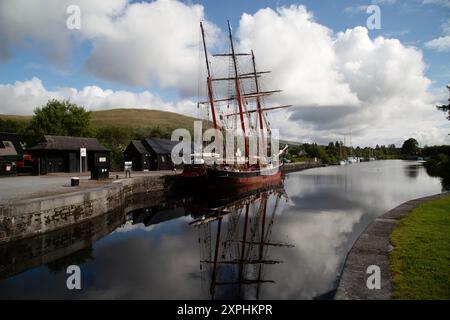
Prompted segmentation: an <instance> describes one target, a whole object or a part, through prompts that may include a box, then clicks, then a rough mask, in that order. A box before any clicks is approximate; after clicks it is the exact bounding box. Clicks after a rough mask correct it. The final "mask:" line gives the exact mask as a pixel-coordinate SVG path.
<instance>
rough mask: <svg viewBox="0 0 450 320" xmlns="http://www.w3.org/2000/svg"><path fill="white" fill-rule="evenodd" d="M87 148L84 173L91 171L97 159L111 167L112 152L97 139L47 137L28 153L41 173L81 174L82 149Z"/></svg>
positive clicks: (83, 165) (83, 164)
mask: <svg viewBox="0 0 450 320" xmlns="http://www.w3.org/2000/svg"><path fill="white" fill-rule="evenodd" d="M81 148H86V153H87V168H85V163H84V161H83V162H82V164H81V165H82V168H83V171H90V170H91V169H92V168H93V166H94V162H95V161H96V159H98V158H101V160H102V162H104V163H106V165H107V167H108V169H109V166H110V151H109V150H108V149H106V148H105V147H104V146H102V145H101V144H100V143H99V142H98V140H97V139H96V138H85V137H68V136H51V135H45V136H44V138H43V139H42V141H41V142H39V143H38V144H36V145H35V146H33V147H31V148H29V149H28V150H27V151H28V153H29V154H30V155H31V156H32V157H33V159H37V160H38V161H39V165H40V173H41V174H47V173H53V172H80V149H81Z"/></svg>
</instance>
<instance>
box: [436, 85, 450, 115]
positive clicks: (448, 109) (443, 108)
mask: <svg viewBox="0 0 450 320" xmlns="http://www.w3.org/2000/svg"><path fill="white" fill-rule="evenodd" d="M447 89H448V91H450V85H448V86H447ZM448 102H449V103H448V104H447V105H442V106H436V108H438V110H441V111H444V112H448V116H447V119H448V120H450V98H448Z"/></svg>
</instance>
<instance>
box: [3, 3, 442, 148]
mask: <svg viewBox="0 0 450 320" xmlns="http://www.w3.org/2000/svg"><path fill="white" fill-rule="evenodd" d="M72 3H76V4H78V5H79V6H80V7H81V10H82V16H81V17H82V28H81V29H80V30H75V31H68V30H67V29H66V28H64V25H65V21H66V19H67V13H66V12H65V9H66V7H65V6H67V5H69V4H72ZM370 4H376V5H378V6H379V7H380V9H381V29H380V30H366V29H365V27H366V20H367V18H368V17H369V14H367V13H366V11H365V8H366V7H367V6H368V5H370ZM200 6H201V7H200ZM303 6H304V7H303ZM199 8H203V16H202V17H200V18H201V19H203V20H206V22H207V23H208V25H209V29H210V30H209V31H210V32H211V34H212V38H214V39H215V40H216V41H220V40H223V38H221V37H220V36H219V35H220V34H222V35H223V34H224V33H225V32H226V20H227V19H229V20H230V21H231V23H232V25H233V30H234V31H235V33H236V36H237V34H242V35H244V36H243V37H244V39H240V38H239V37H237V42H238V43H239V44H240V45H242V46H243V47H245V46H246V45H249V44H251V46H252V47H251V48H250V47H249V48H247V47H245V48H246V49H253V48H256V49H258V50H259V52H264V50H265V51H266V52H267V54H264V55H262V56H258V59H260V60H259V61H261V62H262V64H263V65H264V66H266V65H267V67H269V68H272V66H275V69H276V70H274V72H273V78H272V79H271V80H269V82H270V84H271V85H274V86H275V87H277V88H278V87H280V88H281V89H286V90H285V92H286V94H284V95H283V96H282V98H281V100H280V102H283V103H289V104H294V105H295V106H296V107H298V108H297V109H295V111H294V112H292V113H283V112H279V113H277V114H278V115H279V116H278V117H277V119H276V121H278V123H276V124H277V125H279V126H280V127H282V128H284V127H289V130H286V131H285V132H282V136H284V137H290V138H295V139H296V140H312V141H323V142H326V141H327V140H334V139H336V138H337V137H339V136H340V135H342V133H343V132H344V131H346V130H347V131H348V130H352V131H353V132H355V141H356V142H359V143H361V144H367V143H368V141H369V140H370V136H371V135H374V134H375V133H374V131H375V130H377V131H376V132H377V133H376V134H377V135H380V137H382V139H383V142H385V143H389V142H392V143H398V142H399V141H401V139H404V138H407V137H408V136H410V135H415V136H417V137H419V138H421V139H422V140H423V141H425V142H426V143H428V142H429V143H443V142H446V141H445V139H446V138H447V137H445V136H444V134H443V132H444V131H445V130H447V131H448V129H449V125H448V122H446V121H445V118H444V117H443V116H442V115H441V114H439V113H436V112H435V113H433V111H434V109H433V108H434V107H433V105H434V104H435V103H437V102H438V101H445V99H446V97H445V94H446V92H445V85H446V84H448V83H449V82H450V64H449V63H448V61H449V57H450V0H411V1H404V0H368V1H349V0H339V1H332V0H316V1H309V0H308V1H289V0H277V1H269V0H246V1H242V0H241V1H239V0H229V1H216V0H197V1H175V0H158V1H156V2H151V3H150V4H149V3H142V2H140V1H128V2H127V1H126V0H109V1H106V0H98V1H95V2H90V1H87V0H73V1H69V0H63V1H52V0H36V1H33V2H32V3H30V2H29V1H26V0H16V1H5V2H1V3H0V100H2V101H3V103H2V104H0V113H5V114H11V113H17V114H30V113H32V110H33V108H34V107H36V105H39V104H42V103H45V101H46V100H47V99H49V98H53V97H55V98H68V99H71V100H74V101H75V102H76V103H79V104H82V105H85V106H86V107H87V108H89V109H92V110H94V109H102V108H103V109H105V108H114V107H123V106H124V107H144V108H154V109H162V110H167V111H175V112H180V113H185V114H191V115H195V114H194V113H193V111H192V110H193V109H194V106H195V99H196V98H197V97H196V95H195V88H196V87H197V76H196V75H195V72H196V67H195V66H194V65H195V63H196V62H197V60H196V57H197V56H198V54H197V51H198V50H197V49H196V48H193V46H194V44H195V41H192V38H194V39H196V37H197V36H198V20H199V17H197V16H199V15H201V14H200V13H199V10H198V9H199ZM265 8H271V10H263V9H265ZM281 8H285V9H281ZM243 14H247V20H245V19H244V20H245V21H244V20H243V19H242V17H243ZM143 15H144V16H143ZM308 15H312V18H311V17H310V16H308ZM292 17H294V18H292ZM305 17H306V18H305ZM304 19H306V20H304ZM243 21H244V22H243ZM249 21H252V23H253V24H252V23H249ZM298 21H303V22H301V23H300V22H299V23H297V22H298ZM271 24H273V25H271ZM252 26H257V30H255V29H254V28H253V27H252ZM358 26H361V27H362V28H358ZM272 27H273V28H272ZM217 28H219V29H220V31H217ZM252 28H253V29H252ZM325 28H328V29H329V32H327V31H324V30H326V29H325ZM275 29H276V30H277V31H276V32H274V30H275ZM214 30H215V31H214ZM258 30H265V31H264V32H267V34H260V33H258ZM346 30H348V31H347V33H345V34H344V32H346ZM147 32H148V35H147ZM266 36H267V40H266V41H265V40H264V37H266ZM258 37H259V38H258ZM378 37H382V38H383V39H398V42H395V41H394V42H392V41H390V40H389V41H384V40H383V41H378V42H377V40H376V39H377V38H378ZM189 39H191V40H189ZM261 39H262V40H261ZM280 39H283V41H285V42H283V41H281V42H280ZM286 39H288V40H286ZM286 41H287V42H286ZM146 42H148V43H146ZM272 43H273V46H272V47H271V45H270V44H272ZM280 44H281V46H287V47H290V49H288V50H290V52H285V51H283V50H282V47H280ZM258 50H257V51H258ZM288 50H286V51H288ZM311 50H312V51H314V50H317V57H315V54H314V53H312V54H311V53H310V51H311ZM308 52H309V53H308ZM359 55H361V56H359ZM421 55H423V56H421ZM371 66H372V67H371ZM286 70H288V71H289V72H286ZM194 77H195V81H193V80H192V79H193V78H194ZM288 78H289V79H291V81H290V82H284V79H288ZM286 81H287V80H286ZM194 82H195V84H194ZM293 82H294V84H296V85H297V86H298V88H297V87H296V86H293V85H292V84H293ZM297 83H298V84H297ZM371 88H373V91H376V93H377V94H373V92H370V91H371ZM297 91H298V92H297ZM327 95H328V96H329V98H328V99H324V97H323V96H327ZM408 96H411V98H410V100H405V99H406V97H408ZM409 103H411V106H408V108H409V109H404V108H405V106H404V105H408V104H409ZM402 105H403V106H402ZM316 107H320V108H316ZM414 108H416V109H414ZM405 110H408V112H411V114H414V113H416V115H415V116H414V118H410V119H400V118H402V117H403V116H399V115H401V114H402V113H401V112H404V111H405ZM427 110H430V111H427ZM427 112H430V115H429V116H426V115H427ZM331 115H332V116H331ZM395 117H397V118H395ZM411 117H413V116H412V115H411ZM394 118H395V121H394ZM386 119H389V121H390V122H389V123H388V125H385V126H383V127H377V128H375V126H376V125H377V123H378V122H380V121H386ZM276 121H275V122H276ZM286 124H289V126H287V125H286ZM385 124H386V122H385ZM350 127H351V128H350ZM358 137H359V138H358ZM358 139H360V140H358ZM447 139H448V138H447Z"/></svg>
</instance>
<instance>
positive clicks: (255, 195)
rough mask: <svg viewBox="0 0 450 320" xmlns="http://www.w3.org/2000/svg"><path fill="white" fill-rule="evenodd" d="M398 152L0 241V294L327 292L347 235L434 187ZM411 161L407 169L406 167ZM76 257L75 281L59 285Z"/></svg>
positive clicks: (434, 181)
mask: <svg viewBox="0 0 450 320" xmlns="http://www.w3.org/2000/svg"><path fill="white" fill-rule="evenodd" d="M411 164H412V163H410V162H403V161H383V162H378V161H376V162H371V163H361V164H354V165H350V166H345V167H328V168H318V169H312V170H307V171H303V172H298V173H292V174H289V175H287V177H286V180H285V182H284V187H279V186H278V187H275V188H271V189H267V190H259V191H254V192H251V193H249V194H240V195H237V196H235V197H228V198H226V199H220V198H219V199H216V200H214V199H212V198H208V197H200V198H192V196H186V195H182V194H172V195H171V196H172V198H167V195H166V196H163V195H162V194H160V195H157V194H153V195H152V196H151V198H146V199H143V201H137V202H135V203H131V204H130V206H129V208H127V210H126V211H125V212H123V211H118V212H114V213H111V214H109V215H105V216H102V217H99V218H97V219H95V220H92V221H89V222H86V223H83V224H80V225H77V226H74V227H72V228H67V229H63V230H59V231H57V232H54V233H51V234H47V235H43V236H40V237H36V238H32V239H26V240H22V241H18V242H15V243H12V244H9V245H1V246H0V298H63V299H79V298H84V299H107V298H114V299H116V298H122V299H212V298H213V299H305V298H306V299H311V298H332V297H333V292H334V290H335V287H336V283H337V280H338V278H339V272H340V270H341V267H342V264H343V261H344V259H345V256H346V254H347V252H348V250H349V249H350V248H351V246H352V244H353V242H354V241H355V239H356V238H357V237H358V236H359V234H360V233H361V232H362V231H363V230H364V229H365V228H366V226H367V225H368V224H369V223H370V222H371V221H373V219H375V218H376V217H377V216H378V215H380V214H382V213H383V212H385V211H386V210H388V209H390V208H392V207H395V206H396V205H398V204H400V203H402V202H404V201H406V200H409V199H412V198H417V197H420V196H426V195H430V194H434V193H438V192H440V190H441V186H440V181H439V179H438V178H432V177H430V176H428V175H427V173H426V171H425V170H424V169H423V168H422V167H421V166H411ZM412 171H414V172H412ZM71 264H77V265H79V266H80V267H81V282H82V283H81V284H82V290H80V291H70V290H68V289H67V287H66V280H67V277H68V275H67V274H66V268H67V266H69V265H71Z"/></svg>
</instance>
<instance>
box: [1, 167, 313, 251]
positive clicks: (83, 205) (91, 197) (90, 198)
mask: <svg viewBox="0 0 450 320" xmlns="http://www.w3.org/2000/svg"><path fill="white" fill-rule="evenodd" d="M319 166H320V164H319V163H292V164H285V165H284V167H283V172H284V173H287V172H294V171H302V170H306V169H310V168H316V167H319ZM185 186H186V182H184V181H183V180H182V179H181V177H180V175H174V174H161V175H148V176H146V175H144V176H137V177H132V178H128V179H120V180H114V181H112V182H111V183H109V184H104V185H101V186H98V187H94V188H88V189H85V190H78V191H74V192H67V193H62V194H55V195H52V196H45V197H38V198H32V199H23V200H11V201H5V202H3V203H0V245H2V244H5V243H10V242H13V241H17V240H20V239H25V238H30V237H34V236H37V235H42V234H45V233H48V232H52V231H57V230H60V229H63V228H66V227H69V226H73V225H76V224H79V223H82V222H86V221H89V220H91V219H94V218H96V217H99V216H102V215H104V214H108V213H110V212H115V211H117V210H124V209H125V208H126V207H127V205H128V204H130V203H132V202H133V201H136V199H137V198H139V197H142V196H146V195H150V194H151V193H154V192H158V191H163V192H168V193H170V192H174V191H176V190H179V189H180V188H183V187H185Z"/></svg>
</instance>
